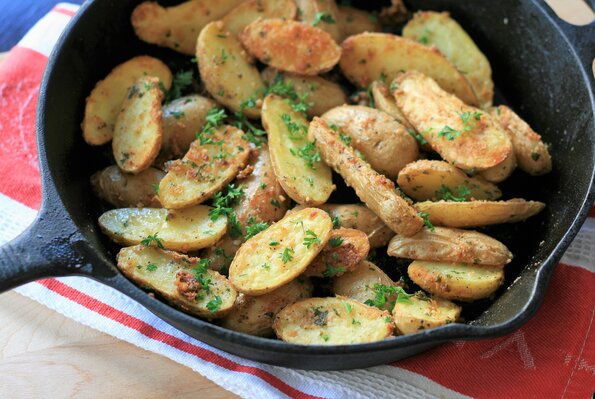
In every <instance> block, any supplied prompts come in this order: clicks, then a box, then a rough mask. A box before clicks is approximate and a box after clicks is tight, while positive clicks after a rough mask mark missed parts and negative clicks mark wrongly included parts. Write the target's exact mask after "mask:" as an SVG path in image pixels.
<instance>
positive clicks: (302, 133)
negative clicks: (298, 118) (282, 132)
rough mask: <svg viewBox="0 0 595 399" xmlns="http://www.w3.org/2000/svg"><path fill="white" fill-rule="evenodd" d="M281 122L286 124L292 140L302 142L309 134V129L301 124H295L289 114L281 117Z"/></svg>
mask: <svg viewBox="0 0 595 399" xmlns="http://www.w3.org/2000/svg"><path fill="white" fill-rule="evenodd" d="M281 120H283V123H285V126H286V127H287V131H288V132H289V138H290V139H291V140H302V139H304V138H305V137H306V135H307V134H308V127H307V126H306V125H303V124H301V123H296V122H294V121H293V120H292V119H291V116H289V114H283V115H281Z"/></svg>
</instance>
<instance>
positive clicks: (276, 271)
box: [229, 208, 333, 295]
mask: <svg viewBox="0 0 595 399" xmlns="http://www.w3.org/2000/svg"><path fill="white" fill-rule="evenodd" d="M332 228H333V223H332V222H331V218H330V217H329V216H328V214H327V213H326V212H324V211H322V210H320V209H317V208H306V209H303V210H301V211H299V212H295V213H292V214H290V215H287V216H285V217H284V218H283V219H281V220H280V221H279V222H277V223H275V224H273V225H272V226H271V227H269V228H268V229H266V230H264V231H261V232H260V233H258V234H256V235H255V236H254V237H252V238H250V239H249V240H248V241H246V242H245V243H244V244H242V246H241V247H240V249H239V250H238V252H237V254H236V256H235V258H234V259H233V261H232V262H231V266H230V267H229V279H230V281H231V282H232V284H233V285H234V286H235V287H236V289H237V290H238V291H240V292H243V293H244V294H247V295H264V294H266V293H268V292H271V291H273V290H274V289H276V288H278V287H280V286H282V285H284V284H287V283H288V282H290V281H291V280H293V279H294V278H296V277H297V276H299V275H300V274H302V273H303V272H304V270H306V268H307V267H308V265H309V264H310V263H311V262H312V260H313V259H314V258H315V257H316V255H318V253H319V252H320V251H321V250H322V249H323V248H324V246H325V245H326V243H327V242H328V240H329V238H330V235H331V230H332Z"/></svg>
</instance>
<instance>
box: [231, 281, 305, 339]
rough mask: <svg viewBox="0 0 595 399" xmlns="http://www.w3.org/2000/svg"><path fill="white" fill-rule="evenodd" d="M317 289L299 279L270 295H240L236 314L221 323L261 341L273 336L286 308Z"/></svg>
mask: <svg viewBox="0 0 595 399" xmlns="http://www.w3.org/2000/svg"><path fill="white" fill-rule="evenodd" d="M313 289H314V287H313V286H312V283H311V282H310V280H309V279H307V278H299V277H298V278H297V279H295V280H293V281H291V282H289V283H287V284H285V285H283V286H281V287H279V288H277V289H276V290H274V291H271V292H269V293H268V294H264V295H260V296H248V295H245V294H240V295H238V299H236V303H235V306H234V308H233V310H232V311H231V312H230V313H229V314H228V315H227V316H225V318H223V319H222V320H221V326H222V327H225V328H228V329H230V330H234V331H239V332H243V333H244V334H250V335H256V336H260V337H270V336H272V335H274V333H275V332H274V331H273V321H274V320H275V316H277V313H279V312H280V311H281V309H283V308H284V307H286V306H287V305H290V304H292V303H294V302H297V301H299V300H300V299H305V298H309V297H311V296H312V291H313Z"/></svg>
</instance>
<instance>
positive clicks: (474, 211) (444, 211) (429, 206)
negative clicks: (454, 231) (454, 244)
mask: <svg viewBox="0 0 595 399" xmlns="http://www.w3.org/2000/svg"><path fill="white" fill-rule="evenodd" d="M414 207H415V209H417V210H418V211H419V212H427V213H428V214H429V219H430V222H432V223H433V224H435V225H437V226H448V227H479V226H487V225H491V224H501V223H516V222H522V221H524V220H526V219H528V218H530V217H531V216H535V215H537V214H538V213H539V212H541V211H542V210H543V208H545V204H544V203H543V202H539V201H526V200H524V199H519V198H514V199H511V200H508V201H471V202H452V201H438V202H430V201H424V202H418V203H417V204H415V205H414Z"/></svg>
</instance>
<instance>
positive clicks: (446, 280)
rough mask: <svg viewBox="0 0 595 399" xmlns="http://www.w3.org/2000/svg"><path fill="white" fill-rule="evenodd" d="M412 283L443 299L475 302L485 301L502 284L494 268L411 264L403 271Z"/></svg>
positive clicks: (502, 279)
mask: <svg viewBox="0 0 595 399" xmlns="http://www.w3.org/2000/svg"><path fill="white" fill-rule="evenodd" d="M407 274H408V275H409V278H410V279H411V280H413V282H414V283H415V284H417V285H419V286H420V287H421V288H423V289H424V290H426V291H428V292H430V293H432V294H434V295H436V296H439V297H440V298H445V299H454V300H459V301H467V302H471V301H475V300H478V299H483V298H488V297H489V296H491V295H492V294H493V293H494V292H496V290H497V289H498V288H499V287H500V285H502V283H503V282H504V270H503V269H502V268H498V267H491V266H480V265H470V264H466V263H448V262H428V261H421V260H415V261H413V262H412V263H411V264H410V265H409V267H408V268H407Z"/></svg>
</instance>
